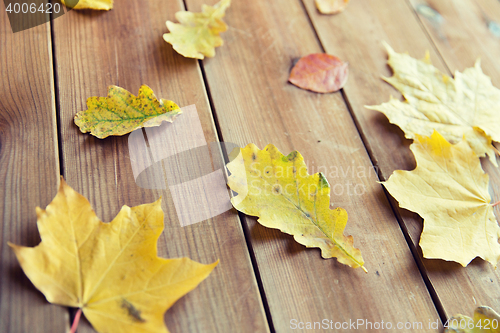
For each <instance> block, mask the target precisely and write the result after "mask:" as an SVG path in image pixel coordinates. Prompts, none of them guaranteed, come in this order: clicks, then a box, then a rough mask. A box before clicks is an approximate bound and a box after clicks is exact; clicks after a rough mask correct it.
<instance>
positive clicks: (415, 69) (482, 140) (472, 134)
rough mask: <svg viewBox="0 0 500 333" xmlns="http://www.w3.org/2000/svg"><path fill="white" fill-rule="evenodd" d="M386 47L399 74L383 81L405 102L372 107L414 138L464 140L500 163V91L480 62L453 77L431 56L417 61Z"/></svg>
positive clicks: (393, 100) (394, 69)
mask: <svg viewBox="0 0 500 333" xmlns="http://www.w3.org/2000/svg"><path fill="white" fill-rule="evenodd" d="M386 48H387V51H388V53H389V61H388V63H389V65H390V66H391V68H392V69H393V71H394V75H393V76H392V77H390V78H385V77H384V78H383V79H384V80H385V81H387V82H388V83H390V84H391V85H393V86H394V87H395V88H396V89H398V90H399V91H400V92H401V93H402V94H403V96H404V98H405V100H406V101H404V102H401V101H399V100H397V99H393V98H391V100H390V101H389V102H387V103H384V104H381V105H377V106H368V107H367V108H369V109H372V110H377V111H380V112H382V113H384V114H385V115H386V116H387V118H389V121H390V122H391V123H393V124H395V125H398V126H399V127H400V128H401V129H402V130H403V131H404V132H405V136H406V137H407V138H409V139H414V138H415V137H416V135H417V134H419V135H423V136H430V135H431V134H432V132H433V131H434V130H437V131H438V132H439V133H441V134H442V135H443V136H444V137H445V139H446V140H448V141H450V142H451V143H453V144H455V143H458V142H460V141H461V140H462V138H463V137H464V136H465V139H466V140H467V142H468V143H469V145H470V146H471V147H472V149H473V150H474V152H475V153H476V155H478V156H480V157H483V156H485V155H488V156H489V158H490V160H491V162H492V163H493V164H495V165H497V162H496V156H495V153H496V152H497V153H498V151H497V150H496V148H495V147H494V146H493V145H492V141H496V142H499V141H500V117H499V116H498V115H499V113H500V90H499V89H497V88H496V87H494V86H493V85H492V83H491V79H490V78H489V77H488V76H486V75H485V74H483V72H482V70H481V66H480V62H479V61H477V62H476V64H475V66H474V67H472V68H467V69H466V70H465V71H464V72H463V73H460V72H458V71H457V72H456V73H455V78H454V79H453V78H451V77H449V76H447V75H446V74H443V73H442V72H440V71H439V70H438V69H437V68H436V67H434V66H432V65H431V63H430V57H429V55H428V54H427V55H426V58H425V59H424V60H417V59H414V58H412V57H410V56H409V55H408V54H401V53H396V52H395V51H394V50H393V49H392V48H391V47H390V46H389V45H387V44H386Z"/></svg>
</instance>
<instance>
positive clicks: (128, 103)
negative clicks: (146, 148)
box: [75, 85, 182, 139]
mask: <svg viewBox="0 0 500 333" xmlns="http://www.w3.org/2000/svg"><path fill="white" fill-rule="evenodd" d="M87 108H88V110H85V111H80V112H78V113H77V114H76V115H75V124H76V125H77V126H78V127H79V128H80V131H81V132H82V133H87V132H90V134H92V135H94V136H96V137H98V138H99V139H104V138H106V137H108V136H110V135H124V134H127V133H130V132H132V131H133V130H136V129H138V128H140V127H154V126H160V124H161V123H162V122H163V121H168V122H173V121H174V119H175V117H177V116H178V115H179V114H180V113H182V112H181V109H180V108H179V106H177V104H175V103H174V102H172V101H168V100H166V99H161V100H158V99H157V98H156V96H155V94H154V93H153V90H151V88H149V87H148V86H146V85H142V86H141V87H140V88H139V95H137V97H136V96H134V95H132V94H131V93H130V92H128V91H127V90H125V89H123V88H120V87H117V86H109V87H108V96H107V97H90V98H88V99H87Z"/></svg>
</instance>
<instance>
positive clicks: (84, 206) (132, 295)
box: [9, 179, 217, 333]
mask: <svg viewBox="0 0 500 333" xmlns="http://www.w3.org/2000/svg"><path fill="white" fill-rule="evenodd" d="M36 212H37V216H38V222H37V225H38V230H39V231H40V237H41V239H42V241H41V243H40V244H39V245H38V246H36V247H24V246H19V245H14V244H11V243H9V245H10V246H11V247H12V248H13V249H14V251H15V254H16V256H17V259H18V260H19V263H20V264H21V267H22V269H23V271H24V272H25V273H26V275H27V276H28V278H29V279H30V280H31V282H32V283H33V284H34V285H35V287H37V288H38V289H39V290H40V291H41V292H42V293H43V294H44V295H45V297H46V298H47V300H48V301H49V302H51V303H55V304H60V305H64V306H68V307H75V308H80V309H82V310H83V313H84V315H85V316H86V317H87V319H88V320H89V321H90V323H91V324H92V325H93V326H94V328H95V329H96V330H97V331H98V332H123V333H124V332H144V333H146V332H162V333H167V332H168V330H167V328H166V326H165V323H164V321H163V314H164V312H165V311H166V310H167V309H168V308H170V307H171V306H172V305H173V304H174V303H175V302H176V301H177V300H178V299H179V298H180V297H182V296H183V295H185V294H186V293H188V292H189V291H191V290H193V289H194V288H196V286H197V285H198V284H199V283H200V282H201V281H203V280H204V279H205V278H206V277H207V276H208V275H209V274H210V272H211V271H212V270H213V268H214V267H215V266H216V265H217V262H215V263H213V264H210V265H203V264H200V263H197V262H195V261H192V260H190V259H188V258H179V259H163V258H159V257H158V256H157V249H156V242H157V240H158V237H159V236H160V234H161V233H162V231H163V211H162V209H161V206H160V200H158V201H156V202H154V203H152V204H146V205H140V206H136V207H128V206H123V207H122V209H121V210H120V212H119V213H118V215H117V216H116V217H115V218H114V219H113V221H111V222H110V223H103V222H101V221H99V219H98V218H97V216H96V215H95V213H94V211H93V210H92V208H91V207H90V203H89V202H88V201H87V199H85V197H83V196H82V195H80V194H79V193H77V192H75V191H74V190H73V189H72V188H71V187H69V186H68V185H67V184H66V183H65V182H64V180H62V179H61V185H60V187H59V191H58V193H57V195H56V196H55V198H54V199H53V200H52V202H51V203H50V204H49V205H48V206H47V208H46V209H45V210H43V209H41V208H38V207H37V209H36Z"/></svg>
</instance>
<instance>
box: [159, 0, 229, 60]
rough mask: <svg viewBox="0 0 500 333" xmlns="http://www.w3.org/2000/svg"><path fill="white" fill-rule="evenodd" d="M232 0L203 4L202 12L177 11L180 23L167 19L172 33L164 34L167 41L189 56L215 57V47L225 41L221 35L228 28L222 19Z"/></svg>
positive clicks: (176, 14) (175, 48)
mask: <svg viewBox="0 0 500 333" xmlns="http://www.w3.org/2000/svg"><path fill="white" fill-rule="evenodd" d="M230 4H231V0H221V1H220V2H218V3H217V4H216V5H214V6H213V7H212V6H207V5H203V7H202V12H201V13H191V12H188V11H181V12H177V13H175V18H176V19H177V21H179V22H180V24H179V23H174V22H171V21H167V28H168V30H170V33H166V34H164V35H163V39H165V41H166V42H167V43H170V44H172V46H173V47H174V50H176V51H177V52H178V53H180V54H182V55H183V56H185V57H188V58H196V59H203V58H204V56H206V57H213V56H214V55H215V48H216V47H219V46H221V45H222V44H223V43H224V41H223V40H222V38H221V37H220V36H219V34H220V33H221V32H224V31H226V30H227V25H226V23H224V21H222V18H223V17H224V15H225V12H226V9H227V8H228V7H229V5H230Z"/></svg>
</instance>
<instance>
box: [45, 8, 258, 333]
mask: <svg viewBox="0 0 500 333" xmlns="http://www.w3.org/2000/svg"><path fill="white" fill-rule="evenodd" d="M181 8H182V1H160V0H152V1H147V2H137V1H132V0H127V1H121V2H119V3H118V2H117V3H116V4H115V8H114V9H113V10H112V11H110V12H106V13H95V12H92V13H88V12H87V13H78V12H70V13H69V14H67V15H65V16H64V17H63V18H61V19H58V20H57V21H56V22H55V30H54V31H55V36H54V39H55V46H56V59H57V65H58V72H59V73H60V75H59V77H58V78H57V83H58V86H59V89H60V90H59V96H60V98H61V100H60V104H61V119H62V121H61V132H62V151H63V161H64V174H65V177H66V179H67V182H68V183H69V184H70V185H71V186H73V187H74V188H75V189H77V190H78V191H80V192H81V193H82V194H84V195H85V196H86V197H88V198H89V200H90V202H91V204H92V206H93V207H94V208H95V210H96V212H97V215H98V216H99V217H100V218H101V219H103V220H104V221H109V220H111V219H112V218H113V217H114V215H115V214H116V213H117V212H118V210H119V208H120V207H121V206H122V205H124V204H126V205H129V206H133V205H138V204H143V203H148V202H152V201H154V200H156V199H158V197H159V196H160V195H163V209H164V211H165V215H166V218H165V232H164V234H163V235H162V237H161V238H160V241H159V253H160V255H163V256H166V257H179V256H187V257H190V258H192V259H193V260H196V261H199V262H202V263H211V262H213V261H215V260H217V259H220V264H219V266H218V267H216V269H215V270H214V272H213V273H212V274H211V275H210V276H209V277H208V278H207V279H206V280H205V281H203V282H202V283H201V284H200V286H199V287H198V288H197V289H195V290H194V291H192V292H191V293H189V294H188V295H187V296H185V297H184V298H182V299H181V300H179V301H178V302H177V303H176V304H175V305H174V306H173V307H172V308H171V309H170V310H169V311H168V312H167V314H166V316H165V318H166V323H167V327H169V329H170V331H171V332H266V331H268V324H267V321H266V318H265V314H264V311H263V306H262V301H261V298H260V294H259V291H258V287H257V283H256V279H255V275H254V272H253V268H252V265H251V261H250V257H249V254H248V250H247V246H246V243H245V239H244V234H243V231H242V227H241V223H240V222H239V219H238V217H237V215H236V214H234V212H226V213H224V214H222V215H219V216H217V217H215V218H212V219H209V220H207V221H204V222H202V223H198V224H193V225H190V226H187V227H181V226H180V224H179V220H178V218H177V215H176V211H175V207H174V204H173V199H172V196H171V194H170V192H169V191H163V192H162V191H153V190H147V189H142V188H140V187H139V186H138V185H136V183H135V181H134V176H133V172H132V168H131V158H133V156H131V153H130V152H129V149H128V141H127V140H128V136H123V137H110V138H107V139H104V140H99V139H96V138H94V137H91V136H90V135H88V134H86V135H84V134H82V133H80V131H79V130H78V128H77V127H76V126H75V125H74V124H73V116H74V115H75V114H76V113H77V112H78V111H81V110H84V109H86V106H85V101H86V99H87V98H88V97H90V96H105V95H106V94H107V86H108V85H111V84H114V85H119V86H121V87H123V88H125V89H127V90H129V91H131V92H132V93H133V94H137V91H138V89H139V86H140V85H141V84H147V85H149V86H150V87H151V88H152V89H153V91H154V92H155V94H156V96H158V97H159V98H166V99H171V100H174V101H175V102H176V103H178V104H179V105H180V106H188V105H191V104H195V105H196V107H197V110H198V116H199V118H200V121H201V125H202V132H203V133H202V136H204V138H205V139H206V141H207V142H213V141H217V135H216V132H215V128H214V124H213V120H212V116H211V112H210V107H209V103H208V100H207V96H206V92H205V88H204V85H203V79H202V75H201V72H200V68H199V66H198V63H197V61H196V60H193V59H184V58H183V57H181V56H180V55H178V54H177V53H175V52H174V51H173V50H172V48H171V46H170V45H168V44H167V43H165V42H164V41H163V39H162V34H163V33H165V32H166V31H167V29H166V27H165V21H166V20H167V19H170V20H174V14H175V12H176V11H178V10H181ZM182 116H183V115H181V116H180V117H182ZM179 119H180V118H179ZM190 134H191V133H182V135H183V136H184V137H185V138H186V140H189V139H190V136H189V135H190ZM192 134H193V137H194V136H195V134H196V133H192ZM150 144H151V142H150ZM164 144H169V143H168V142H167V143H164ZM215 162H216V161H215V160H214V161H212V163H215ZM200 167H201V166H200ZM216 168H217V165H215V166H214V167H213V170H216ZM208 195H210V193H208ZM89 331H91V329H89V328H88V325H87V326H85V325H83V326H82V328H81V329H79V332H89Z"/></svg>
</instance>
